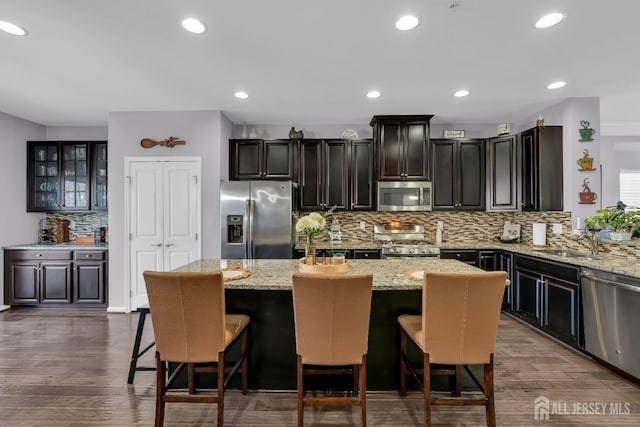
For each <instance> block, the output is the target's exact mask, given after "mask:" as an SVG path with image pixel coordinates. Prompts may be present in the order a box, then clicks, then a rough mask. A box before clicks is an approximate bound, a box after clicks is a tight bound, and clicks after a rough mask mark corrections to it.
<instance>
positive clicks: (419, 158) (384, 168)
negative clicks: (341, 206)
mask: <svg viewBox="0 0 640 427" xmlns="http://www.w3.org/2000/svg"><path fill="white" fill-rule="evenodd" d="M432 117H433V115H408V116H373V118H372V119H371V122H370V123H369V124H370V125H371V126H372V127H373V141H374V144H375V146H376V150H377V167H378V178H379V179H380V180H386V181H404V180H416V181H428V180H429V121H430V120H431V118H432Z"/></svg>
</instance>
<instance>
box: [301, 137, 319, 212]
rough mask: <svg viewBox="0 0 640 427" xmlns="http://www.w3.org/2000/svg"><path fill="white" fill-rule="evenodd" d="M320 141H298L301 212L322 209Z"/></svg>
mask: <svg viewBox="0 0 640 427" xmlns="http://www.w3.org/2000/svg"><path fill="white" fill-rule="evenodd" d="M322 145H323V142H322V140H302V141H300V160H299V172H298V173H299V177H298V186H299V190H300V194H299V203H300V209H301V210H322V209H324V206H323V205H324V187H323V184H322V182H323V180H322V175H323V168H322V165H323V161H322V160H323V157H322V152H323V150H322Z"/></svg>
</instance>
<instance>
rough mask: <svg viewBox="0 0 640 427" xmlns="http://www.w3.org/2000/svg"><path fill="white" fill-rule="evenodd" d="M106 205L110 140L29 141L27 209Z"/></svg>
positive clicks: (70, 208)
mask: <svg viewBox="0 0 640 427" xmlns="http://www.w3.org/2000/svg"><path fill="white" fill-rule="evenodd" d="M106 208H107V143H106V141H99V142H88V141H64V142H49V141H47V142H40V141H29V142H28V143H27V212H50V211H88V210H106Z"/></svg>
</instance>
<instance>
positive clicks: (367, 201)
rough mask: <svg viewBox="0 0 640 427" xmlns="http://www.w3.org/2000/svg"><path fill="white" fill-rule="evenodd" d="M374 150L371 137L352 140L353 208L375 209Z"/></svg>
mask: <svg viewBox="0 0 640 427" xmlns="http://www.w3.org/2000/svg"><path fill="white" fill-rule="evenodd" d="M373 159H374V150H373V141H371V140H370V139H362V140H354V141H351V174H350V175H351V209H352V210H363V211H365V210H374V209H375V206H376V202H375V180H374V176H375V175H374V167H373V165H374V161H373Z"/></svg>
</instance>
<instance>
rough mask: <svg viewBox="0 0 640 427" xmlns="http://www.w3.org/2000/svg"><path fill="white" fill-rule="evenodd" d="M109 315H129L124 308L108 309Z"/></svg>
mask: <svg viewBox="0 0 640 427" xmlns="http://www.w3.org/2000/svg"><path fill="white" fill-rule="evenodd" d="M107 313H128V311H127V309H126V308H124V307H107Z"/></svg>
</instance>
